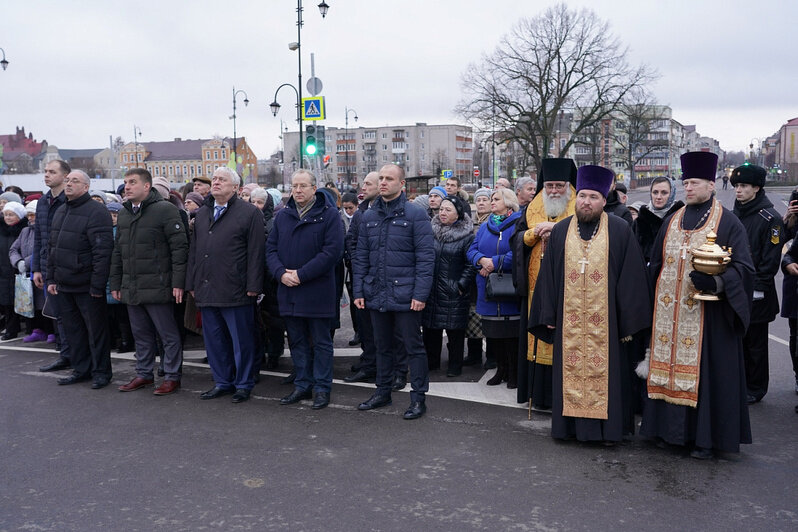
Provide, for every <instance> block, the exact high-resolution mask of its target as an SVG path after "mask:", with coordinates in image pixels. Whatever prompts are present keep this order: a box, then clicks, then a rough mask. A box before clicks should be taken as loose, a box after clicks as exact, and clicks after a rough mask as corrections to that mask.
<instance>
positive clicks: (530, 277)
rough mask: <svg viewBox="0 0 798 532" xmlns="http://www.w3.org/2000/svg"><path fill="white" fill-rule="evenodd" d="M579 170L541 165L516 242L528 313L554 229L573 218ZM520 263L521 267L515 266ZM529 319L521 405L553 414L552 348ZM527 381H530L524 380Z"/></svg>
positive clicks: (568, 162) (561, 163)
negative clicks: (532, 328) (533, 332)
mask: <svg viewBox="0 0 798 532" xmlns="http://www.w3.org/2000/svg"><path fill="white" fill-rule="evenodd" d="M575 184H576V165H575V164H574V161H573V160H572V159H543V161H542V163H541V165H540V173H539V175H538V185H537V192H536V194H535V196H534V199H533V200H532V201H531V202H530V203H529V206H528V207H526V212H525V213H524V216H523V217H522V218H521V220H520V221H519V224H518V227H517V228H516V232H515V233H514V234H513V238H515V239H516V241H515V242H514V243H513V244H514V245H513V257H514V264H513V274H514V275H516V272H518V273H517V275H516V278H517V282H516V285H517V286H518V288H519V295H520V296H521V297H522V298H526V304H525V305H523V304H522V305H521V308H522V312H524V313H528V311H529V305H530V304H531V302H532V296H533V294H534V292H535V283H536V282H537V278H538V272H539V271H540V261H541V260H542V258H543V254H544V250H545V248H546V242H547V240H548V238H549V235H550V234H551V229H552V228H553V227H554V224H556V223H557V222H559V221H561V220H564V219H565V218H566V217H568V216H572V215H573V214H574V202H575V201H576V191H575V189H574V185H575ZM516 261H517V263H516ZM526 315H528V314H525V315H524V316H523V318H524V319H522V320H521V333H520V335H519V343H518V349H519V356H518V375H519V379H518V393H517V401H518V402H519V403H525V402H527V401H531V403H532V404H531V407H532V408H534V409H536V410H543V411H549V410H551V347H552V346H551V344H550V343H546V342H543V341H541V340H538V339H537V338H535V337H534V336H533V335H531V334H529V333H527V332H526V329H527V323H526V321H527V320H526V319H525V318H526ZM524 376H526V378H524Z"/></svg>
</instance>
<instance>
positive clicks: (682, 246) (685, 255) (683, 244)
mask: <svg viewBox="0 0 798 532" xmlns="http://www.w3.org/2000/svg"><path fill="white" fill-rule="evenodd" d="M679 249H681V250H682V260H684V259H686V258H687V250H689V249H690V246H689V245H688V244H687V242H684V243H682V245H681V246H679Z"/></svg>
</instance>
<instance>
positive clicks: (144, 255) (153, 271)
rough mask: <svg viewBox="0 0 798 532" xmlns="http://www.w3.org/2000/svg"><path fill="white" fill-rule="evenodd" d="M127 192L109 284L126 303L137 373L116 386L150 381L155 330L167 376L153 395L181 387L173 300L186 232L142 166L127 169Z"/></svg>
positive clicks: (181, 277) (179, 289)
mask: <svg viewBox="0 0 798 532" xmlns="http://www.w3.org/2000/svg"><path fill="white" fill-rule="evenodd" d="M125 196H126V197H127V201H125V203H124V206H123V208H122V210H121V211H120V212H119V219H118V221H117V225H116V244H115V246H114V253H113V256H112V260H111V282H110V287H111V295H112V296H113V297H114V299H116V300H118V301H122V302H123V303H125V304H126V305H127V306H128V314H129V315H130V326H131V329H132V331H133V338H134V339H135V341H136V377H134V378H133V380H131V381H130V382H129V383H127V384H124V385H122V386H120V387H119V390H120V391H122V392H132V391H134V390H138V389H139V388H143V387H145V386H149V385H150V384H152V383H153V382H154V374H153V366H154V364H155V355H156V354H157V352H158V344H157V341H156V335H158V336H160V338H161V342H162V343H163V361H164V373H165V377H166V378H165V379H164V382H163V384H161V385H160V386H159V387H158V388H157V389H156V390H155V395H168V394H170V393H173V392H175V391H176V390H177V389H178V388H179V387H180V367H181V365H182V363H183V345H182V342H181V341H180V329H179V328H178V325H177V321H176V320H175V315H174V304H175V303H178V304H179V303H180V302H181V301H183V286H184V285H185V282H186V262H187V260H188V237H187V236H186V230H185V227H184V225H183V221H182V219H181V218H180V213H179V212H178V210H177V207H175V206H174V205H172V204H171V203H170V202H168V201H166V200H164V199H163V198H162V197H161V194H160V193H159V192H158V191H157V190H156V189H155V188H153V186H152V175H151V174H150V172H148V171H147V170H146V169H144V168H132V169H130V170H128V171H127V172H126V173H125Z"/></svg>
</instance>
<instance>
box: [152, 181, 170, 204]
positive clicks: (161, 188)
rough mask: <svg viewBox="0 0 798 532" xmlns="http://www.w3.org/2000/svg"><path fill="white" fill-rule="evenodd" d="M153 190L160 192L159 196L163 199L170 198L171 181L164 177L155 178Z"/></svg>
mask: <svg viewBox="0 0 798 532" xmlns="http://www.w3.org/2000/svg"><path fill="white" fill-rule="evenodd" d="M152 188H154V189H155V190H157V191H158V194H160V195H161V197H162V198H163V199H168V198H169V189H170V188H171V187H170V186H169V181H168V180H167V179H166V178H165V177H162V176H158V177H153V178H152Z"/></svg>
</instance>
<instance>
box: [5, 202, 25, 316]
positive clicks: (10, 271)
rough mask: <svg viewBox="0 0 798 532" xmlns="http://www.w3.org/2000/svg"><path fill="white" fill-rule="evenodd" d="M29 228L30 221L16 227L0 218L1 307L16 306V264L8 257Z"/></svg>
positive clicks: (17, 224)
mask: <svg viewBox="0 0 798 532" xmlns="http://www.w3.org/2000/svg"><path fill="white" fill-rule="evenodd" d="M27 226H28V219H27V218H23V219H21V220H20V221H19V223H16V224H14V225H6V222H5V220H3V219H2V217H0V305H13V304H14V275H16V274H17V273H18V272H17V267H16V262H15V263H14V264H13V265H12V264H11V260H10V259H8V258H7V259H5V260H2V258H3V257H8V256H9V252H10V251H11V246H12V245H13V244H14V242H15V241H16V240H17V238H18V237H19V234H20V233H21V232H22V230H23V229H24V228H26V227H27Z"/></svg>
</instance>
